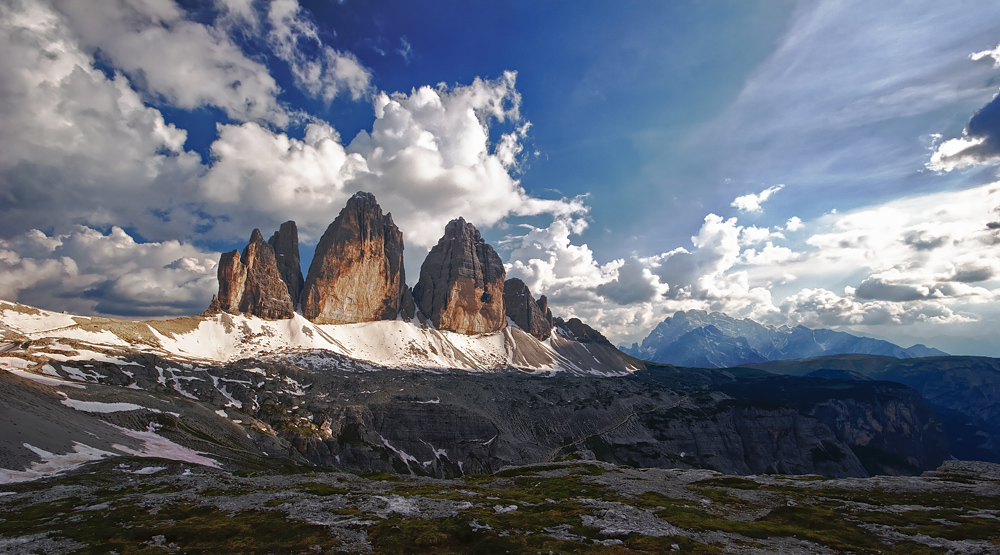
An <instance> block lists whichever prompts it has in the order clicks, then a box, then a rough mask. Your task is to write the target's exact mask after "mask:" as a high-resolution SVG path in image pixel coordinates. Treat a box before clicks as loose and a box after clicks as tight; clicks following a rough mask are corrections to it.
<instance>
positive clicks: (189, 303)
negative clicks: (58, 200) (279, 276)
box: [0, 226, 219, 317]
mask: <svg viewBox="0 0 1000 555" xmlns="http://www.w3.org/2000/svg"><path fill="white" fill-rule="evenodd" d="M218 257H219V253H217V252H205V251H202V250H200V249H197V248H195V247H193V246H191V245H185V244H182V243H180V242H178V241H163V242H157V243H137V242H136V241H135V240H134V239H133V238H132V237H131V236H129V235H128V234H127V233H125V231H123V230H122V229H121V228H118V227H113V228H111V231H110V232H108V233H107V234H104V233H101V232H100V231H97V230H94V229H90V228H88V227H83V226H78V227H75V228H73V229H72V230H70V231H68V232H67V233H63V234H58V235H51V236H50V235H46V234H45V233H43V232H41V231H38V230H37V229H35V230H31V231H29V232H27V233H24V234H22V235H19V236H17V237H14V238H12V239H6V240H5V239H0V298H3V299H9V300H15V301H19V302H23V303H26V304H30V305H35V306H43V307H44V306H61V307H63V308H64V309H66V310H69V311H72V312H74V313H83V314H93V313H99V314H109V315H116V316H126V317H132V316H164V315H172V316H181V315H187V314H195V313H198V312H201V311H202V310H204V309H206V308H208V301H209V300H210V299H211V298H212V293H214V292H215V290H217V287H218V285H217V282H216V277H215V274H216V260H218Z"/></svg>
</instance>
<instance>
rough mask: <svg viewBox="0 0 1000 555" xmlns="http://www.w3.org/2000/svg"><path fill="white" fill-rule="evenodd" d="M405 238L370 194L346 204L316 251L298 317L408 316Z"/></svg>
mask: <svg viewBox="0 0 1000 555" xmlns="http://www.w3.org/2000/svg"><path fill="white" fill-rule="evenodd" d="M409 294H410V292H409V289H407V287H406V278H405V275H404V270H403V234H402V232H401V231H399V228H398V227H396V224H394V223H393V221H392V216H391V215H390V214H385V215H383V214H382V208H381V207H380V206H379V205H378V202H376V200H375V196H374V195H372V194H371V193H364V192H360V193H357V194H355V195H354V196H353V197H351V199H350V200H348V201H347V206H345V207H344V209H343V210H341V211H340V215H338V216H337V219H335V220H334V221H333V223H331V224H330V227H328V228H327V229H326V232H325V233H324V234H323V237H322V238H320V241H319V244H318V245H317V246H316V254H315V256H314V257H313V260H312V264H310V266H309V274H308V276H307V277H306V281H305V287H304V288H303V290H302V298H301V302H302V315H303V316H305V317H306V318H308V319H310V320H312V321H313V322H316V323H317V324H353V323H358V322H371V321H374V320H391V319H394V318H396V317H397V316H398V315H399V314H400V313H401V312H402V313H403V316H404V317H412V316H413V310H412V302H411V301H410V299H409Z"/></svg>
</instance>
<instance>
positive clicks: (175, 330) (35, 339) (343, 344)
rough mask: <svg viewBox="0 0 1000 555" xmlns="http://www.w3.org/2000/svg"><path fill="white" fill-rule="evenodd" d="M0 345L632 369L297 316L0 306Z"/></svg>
mask: <svg viewBox="0 0 1000 555" xmlns="http://www.w3.org/2000/svg"><path fill="white" fill-rule="evenodd" d="M0 337H2V339H3V340H5V341H26V340H27V341H31V342H32V345H31V347H30V350H29V351H28V352H31V353H33V354H42V353H44V354H45V355H46V356H48V357H49V358H51V359H53V360H61V361H68V360H108V361H114V362H121V360H120V359H116V358H115V357H118V356H122V355H125V354H130V353H151V354H155V355H157V356H160V357H162V358H167V359H171V360H175V361H184V362H191V363H201V364H226V363H229V362H233V361H236V360H240V359H245V358H267V359H275V358H282V357H286V356H296V357H299V356H303V355H306V354H308V353H309V352H315V351H320V352H330V353H335V354H338V355H342V356H346V357H349V358H352V359H355V360H358V361H361V362H364V363H367V364H370V365H373V366H376V367H388V368H399V369H429V370H433V369H462V370H470V371H489V370H505V369H521V370H529V371H540V372H558V371H567V372H573V373H584V374H603V375H614V374H624V373H628V372H632V371H635V370H637V369H638V368H636V367H635V366H633V365H632V364H631V363H629V362H628V361H627V359H625V358H624V357H622V356H620V353H618V352H617V350H615V349H613V348H612V347H610V346H607V345H602V344H599V343H593V342H590V343H581V342H578V341H576V340H575V339H574V338H572V337H571V334H569V333H568V332H566V331H565V330H560V329H558V328H557V329H556V332H555V333H553V335H552V336H551V337H549V338H548V339H546V340H545V341H539V340H537V339H535V338H534V337H532V336H530V335H529V334H527V333H525V332H524V331H522V330H521V329H520V328H518V327H517V326H516V324H514V323H513V322H512V321H510V320H508V326H507V328H505V329H504V330H501V331H499V332H494V333H485V334H478V335H463V334H460V333H454V332H449V331H440V330H436V329H433V328H432V327H430V326H428V325H427V324H419V323H416V322H415V321H414V322H411V321H404V320H382V321H376V322H365V323H360V324H340V325H332V324H325V325H319V324H314V323H312V322H310V321H309V320H307V319H305V318H304V317H302V315H300V314H295V315H294V316H293V317H292V318H289V319H284V320H265V319H262V318H257V317H254V316H245V315H234V314H226V313H221V314H210V315H199V316H191V317H184V318H176V319H172V320H149V321H139V322H131V321H125V320H115V319H109V318H96V317H87V316H74V315H69V314H64V313H59V312H51V311H47V310H42V309H38V308H34V307H30V306H27V305H22V304H18V303H11V302H6V301H0ZM18 353H25V351H19V352H15V353H11V354H10V355H9V356H8V357H5V358H4V360H6V359H7V358H9V359H11V360H10V361H9V362H10V364H8V363H7V362H4V363H3V366H4V367H5V368H6V367H11V368H24V364H23V363H21V362H16V361H19V360H21V356H23V355H21V354H18Z"/></svg>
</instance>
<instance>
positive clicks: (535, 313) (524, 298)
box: [503, 278, 552, 341]
mask: <svg viewBox="0 0 1000 555" xmlns="http://www.w3.org/2000/svg"><path fill="white" fill-rule="evenodd" d="M503 304H504V309H505V310H506V313H507V317H508V318H510V319H511V320H513V321H514V323H515V324H517V327H519V328H521V329H522V330H524V331H526V332H528V333H530V334H531V335H533V336H534V337H535V338H537V339H540V340H543V341H544V340H545V339H547V338H548V337H549V335H551V334H552V311H550V310H549V303H548V299H546V298H545V295H542V296H541V297H540V298H539V299H538V300H537V301H536V300H535V299H534V297H532V296H531V291H529V290H528V286H527V285H525V284H524V282H523V281H521V280H519V279H517V278H510V279H508V280H507V281H505V282H504V284H503Z"/></svg>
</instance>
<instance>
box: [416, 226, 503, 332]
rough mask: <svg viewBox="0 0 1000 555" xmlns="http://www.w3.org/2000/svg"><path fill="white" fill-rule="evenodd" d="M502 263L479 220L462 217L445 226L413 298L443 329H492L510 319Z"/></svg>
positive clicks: (426, 262)
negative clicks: (483, 234)
mask: <svg viewBox="0 0 1000 555" xmlns="http://www.w3.org/2000/svg"><path fill="white" fill-rule="evenodd" d="M506 274H507V272H506V270H504V267H503V263H502V262H501V261H500V256H499V255H497V253H496V251H494V250H493V247H491V246H489V245H488V244H486V242H485V241H483V238H482V237H481V236H480V235H479V230H477V229H476V226H474V225H472V224H470V223H468V222H466V221H465V220H464V219H462V218H458V219H456V220H452V221H450V222H448V225H447V226H445V229H444V236H443V237H441V239H440V240H439V241H438V243H437V245H435V246H434V248H432V249H431V251H430V252H429V253H428V254H427V258H426V259H424V263H423V264H422V265H421V266H420V280H419V281H418V282H417V285H416V287H414V288H413V300H414V302H415V303H416V304H417V307H418V308H419V309H420V312H422V313H423V315H424V316H426V317H427V318H429V319H430V321H431V322H433V324H434V326H435V327H436V328H438V329H441V330H450V331H456V332H459V333H465V334H475V333H488V332H494V331H498V330H501V329H503V328H504V327H505V326H506V325H507V318H506V314H505V312H504V299H503V291H504V285H503V282H504V277H506Z"/></svg>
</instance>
